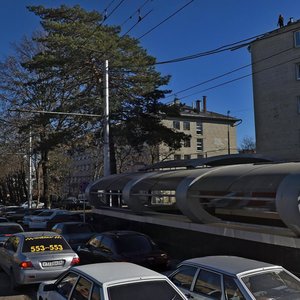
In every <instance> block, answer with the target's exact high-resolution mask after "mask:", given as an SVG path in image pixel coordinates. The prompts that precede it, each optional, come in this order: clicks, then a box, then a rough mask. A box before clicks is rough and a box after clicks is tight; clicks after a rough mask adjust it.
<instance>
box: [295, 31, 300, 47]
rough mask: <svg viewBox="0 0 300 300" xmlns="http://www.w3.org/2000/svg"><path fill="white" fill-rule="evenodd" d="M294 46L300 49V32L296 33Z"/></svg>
mask: <svg viewBox="0 0 300 300" xmlns="http://www.w3.org/2000/svg"><path fill="white" fill-rule="evenodd" d="M294 44H295V47H296V48H298V47H300V31H296V32H295V33H294Z"/></svg>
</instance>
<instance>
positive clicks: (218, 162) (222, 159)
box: [140, 154, 275, 171]
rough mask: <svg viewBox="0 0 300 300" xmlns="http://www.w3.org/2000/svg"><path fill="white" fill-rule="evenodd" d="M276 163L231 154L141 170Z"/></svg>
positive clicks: (253, 156) (257, 156)
mask: <svg viewBox="0 0 300 300" xmlns="http://www.w3.org/2000/svg"><path fill="white" fill-rule="evenodd" d="M274 161H275V159H273V158H271V157H266V156H263V155H260V154H231V155H219V156H212V157H208V158H197V159H182V160H168V161H162V162H158V163H156V164H153V165H150V166H146V167H144V168H142V169H140V171H147V170H157V169H166V168H192V169H193V168H197V167H201V166H211V167H212V166H224V165H234V164H249V163H260V162H274Z"/></svg>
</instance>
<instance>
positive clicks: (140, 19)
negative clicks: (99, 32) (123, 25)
mask: <svg viewBox="0 0 300 300" xmlns="http://www.w3.org/2000/svg"><path fill="white" fill-rule="evenodd" d="M152 11H153V9H151V10H150V11H149V12H147V13H146V14H145V15H144V16H143V17H141V16H140V18H139V19H138V21H137V22H136V23H135V24H134V25H133V26H131V27H130V28H129V29H128V30H127V31H126V32H125V33H124V34H123V35H122V37H124V36H125V35H127V34H128V33H129V32H130V31H131V30H132V29H133V28H134V27H135V26H137V25H138V24H139V23H140V22H141V21H143V20H144V19H145V18H146V17H147V16H148V15H149V14H150V13H151V12H152ZM122 37H121V38H122Z"/></svg>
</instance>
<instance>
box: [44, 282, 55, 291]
mask: <svg viewBox="0 0 300 300" xmlns="http://www.w3.org/2000/svg"><path fill="white" fill-rule="evenodd" d="M55 290H56V285H55V284H54V283H50V284H46V285H45V286H44V292H50V291H55Z"/></svg>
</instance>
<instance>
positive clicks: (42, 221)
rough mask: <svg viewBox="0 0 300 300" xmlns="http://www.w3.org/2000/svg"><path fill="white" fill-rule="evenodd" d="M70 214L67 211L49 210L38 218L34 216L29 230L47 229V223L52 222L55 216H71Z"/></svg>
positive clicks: (30, 221)
mask: <svg viewBox="0 0 300 300" xmlns="http://www.w3.org/2000/svg"><path fill="white" fill-rule="evenodd" d="M69 213H70V212H69V211H67V210H60V209H47V210H45V211H43V212H41V213H40V214H38V215H37V216H33V217H32V218H30V220H29V223H28V228H29V229H46V228H47V221H49V220H51V219H52V218H53V217H54V216H56V215H60V214H69Z"/></svg>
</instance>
